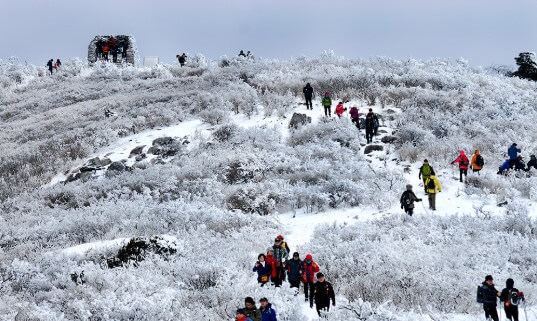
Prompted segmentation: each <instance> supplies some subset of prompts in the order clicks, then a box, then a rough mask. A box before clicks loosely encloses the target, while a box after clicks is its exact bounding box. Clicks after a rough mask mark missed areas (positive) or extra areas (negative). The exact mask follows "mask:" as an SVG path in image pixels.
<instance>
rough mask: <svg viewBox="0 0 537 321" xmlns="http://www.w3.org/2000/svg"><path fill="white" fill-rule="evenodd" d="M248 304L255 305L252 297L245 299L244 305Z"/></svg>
mask: <svg viewBox="0 0 537 321" xmlns="http://www.w3.org/2000/svg"><path fill="white" fill-rule="evenodd" d="M246 303H250V304H255V301H254V299H253V298H252V297H250V296H247V297H246V298H245V299H244V304H246Z"/></svg>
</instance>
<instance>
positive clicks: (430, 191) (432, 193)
mask: <svg viewBox="0 0 537 321" xmlns="http://www.w3.org/2000/svg"><path fill="white" fill-rule="evenodd" d="M425 188H426V190H425V192H426V193H427V195H428V197H429V208H430V209H432V210H433V211H436V193H440V192H442V186H441V185H440V181H439V180H438V178H436V176H435V175H434V174H431V176H429V178H427V180H426V181H425Z"/></svg>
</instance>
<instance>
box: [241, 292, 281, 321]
mask: <svg viewBox="0 0 537 321" xmlns="http://www.w3.org/2000/svg"><path fill="white" fill-rule="evenodd" d="M259 305H260V308H259V309H258V308H257V307H256V306H255V301H254V299H253V298H252V297H246V298H245V299H244V308H239V309H237V311H236V313H235V320H237V321H278V319H277V317H276V310H274V308H272V304H271V303H270V302H269V301H268V299H267V298H261V299H260V300H259Z"/></svg>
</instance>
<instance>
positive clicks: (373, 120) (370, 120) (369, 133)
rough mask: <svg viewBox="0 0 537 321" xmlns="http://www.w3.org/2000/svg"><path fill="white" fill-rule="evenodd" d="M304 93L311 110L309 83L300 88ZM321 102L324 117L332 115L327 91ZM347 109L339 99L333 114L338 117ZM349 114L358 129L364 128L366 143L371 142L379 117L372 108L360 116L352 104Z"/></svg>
mask: <svg viewBox="0 0 537 321" xmlns="http://www.w3.org/2000/svg"><path fill="white" fill-rule="evenodd" d="M302 92H303V93H304V98H305V99H306V108H307V109H308V110H313V87H311V84H310V83H307V84H306V86H305V87H304V88H303V89H302ZM321 104H322V105H323V107H324V115H325V116H326V117H331V116H332V98H331V96H330V93H329V92H326V93H325V94H324V97H323V99H322V101H321ZM346 111H347V108H346V107H345V106H344V105H343V101H339V102H338V104H337V105H336V108H335V109H334V114H336V115H337V116H338V117H339V118H341V117H342V116H343V114H344V113H345V112H346ZM349 115H350V118H351V122H352V123H353V124H355V126H356V128H358V130H360V129H362V128H364V129H365V137H366V140H367V143H368V144H370V143H372V142H373V136H375V135H377V133H378V128H379V117H378V115H377V114H375V113H373V109H372V108H369V111H368V113H367V114H366V115H365V118H363V119H361V118H360V112H359V110H358V107H356V106H353V107H351V108H350V110H349Z"/></svg>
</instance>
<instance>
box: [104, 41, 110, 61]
mask: <svg viewBox="0 0 537 321" xmlns="http://www.w3.org/2000/svg"><path fill="white" fill-rule="evenodd" d="M108 52H110V46H108V43H105V44H104V45H103V57H104V60H106V61H108Z"/></svg>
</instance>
